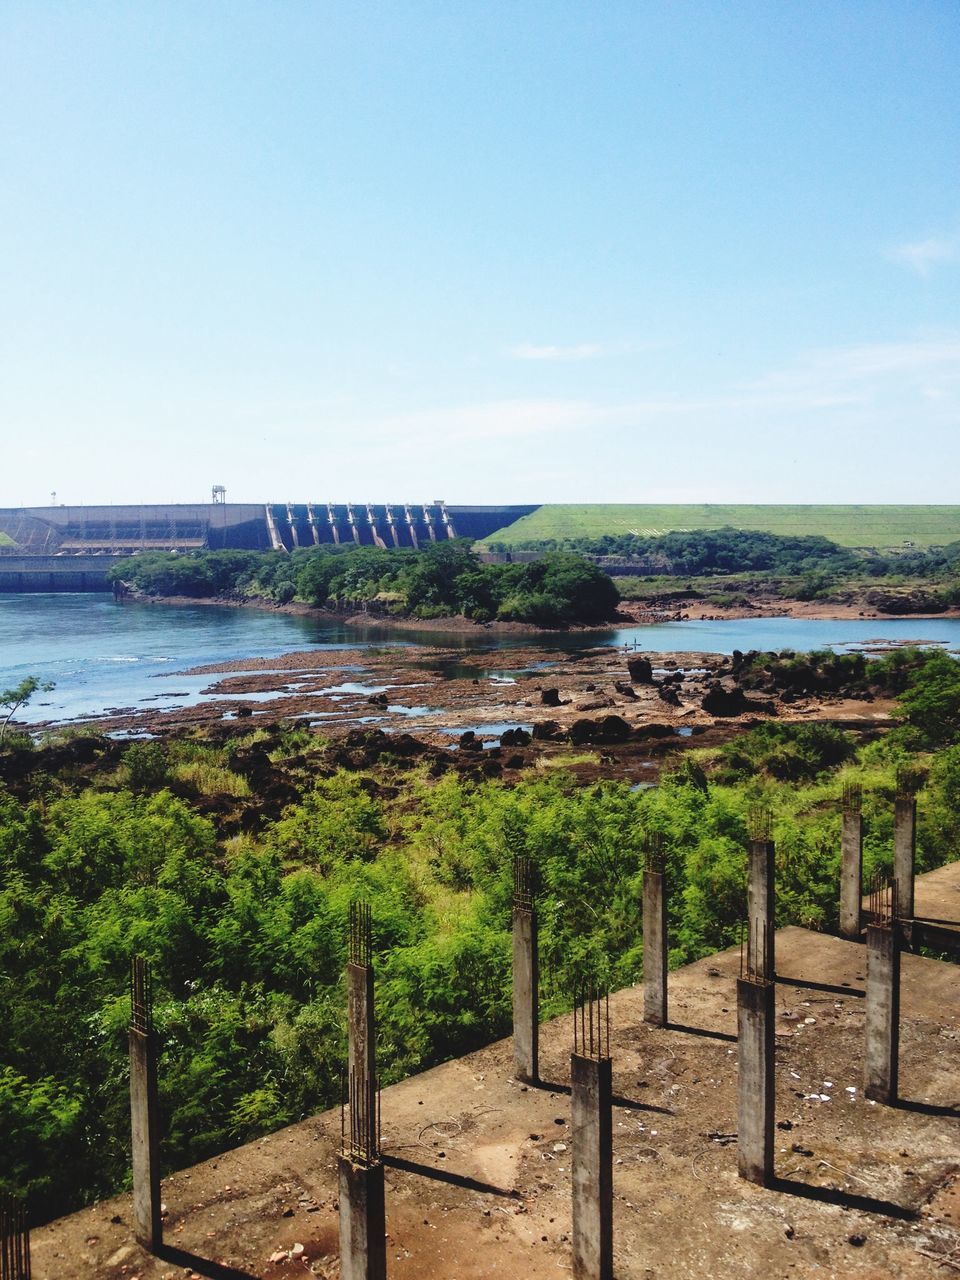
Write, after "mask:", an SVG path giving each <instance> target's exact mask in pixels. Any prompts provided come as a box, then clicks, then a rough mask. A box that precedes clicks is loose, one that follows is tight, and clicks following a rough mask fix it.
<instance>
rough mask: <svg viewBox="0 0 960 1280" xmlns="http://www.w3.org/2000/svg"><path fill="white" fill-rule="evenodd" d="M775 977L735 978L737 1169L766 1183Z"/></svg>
mask: <svg viewBox="0 0 960 1280" xmlns="http://www.w3.org/2000/svg"><path fill="white" fill-rule="evenodd" d="M775 991H776V988H775V987H774V984H773V982H772V980H771V981H765V980H764V979H762V978H753V977H746V978H740V979H738V981H737V1171H738V1172H739V1174H740V1177H741V1178H746V1180H747V1181H748V1182H756V1183H758V1184H759V1185H760V1186H762V1187H763V1186H767V1185H768V1183H769V1182H770V1181H771V1179H772V1178H773V1122H774V1104H775V1074H774V1013H775V1004H774V994H775Z"/></svg>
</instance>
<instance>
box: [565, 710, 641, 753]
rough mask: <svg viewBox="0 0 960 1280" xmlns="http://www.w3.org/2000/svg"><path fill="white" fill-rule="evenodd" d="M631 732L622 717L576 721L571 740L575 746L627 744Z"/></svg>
mask: <svg viewBox="0 0 960 1280" xmlns="http://www.w3.org/2000/svg"><path fill="white" fill-rule="evenodd" d="M631 732H632V731H631V729H630V726H629V725H628V724H627V722H626V720H624V719H623V717H622V716H604V717H603V719H602V720H589V719H583V720H575V721H574V722H573V724H572V725H571V726H570V732H569V738H570V741H571V742H572V743H573V744H574V746H577V745H579V744H580V743H583V742H625V741H626V740H627V738H629V737H630V734H631Z"/></svg>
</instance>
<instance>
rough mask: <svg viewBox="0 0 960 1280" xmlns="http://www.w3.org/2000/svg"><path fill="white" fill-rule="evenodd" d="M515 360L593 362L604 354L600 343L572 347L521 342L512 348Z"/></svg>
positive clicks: (578, 344)
mask: <svg viewBox="0 0 960 1280" xmlns="http://www.w3.org/2000/svg"><path fill="white" fill-rule="evenodd" d="M510 354H511V356H513V358H514V360H593V359H594V358H595V357H596V356H600V355H603V354H604V348H603V346H602V345H601V344H600V343H599V342H579V343H576V344H575V345H574V346H570V347H558V346H553V345H551V344H538V343H535V342H521V343H519V344H518V345H517V346H515V347H511V348H510Z"/></svg>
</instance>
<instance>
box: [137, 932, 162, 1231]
mask: <svg viewBox="0 0 960 1280" xmlns="http://www.w3.org/2000/svg"><path fill="white" fill-rule="evenodd" d="M129 1044H130V1138H131V1148H132V1164H133V1230H134V1236H135V1237H136V1240H137V1241H138V1243H139V1244H141V1245H143V1247H144V1248H145V1249H147V1250H148V1251H149V1252H150V1253H156V1252H157V1251H158V1250H159V1249H160V1246H161V1245H162V1244H163V1223H162V1222H161V1219H160V1124H159V1112H160V1107H159V1100H158V1095H157V1041H156V1032H155V1031H154V1028H153V1008H152V1002H151V996H150V971H149V968H148V966H147V962H146V961H145V960H144V959H143V957H142V956H135V957H134V961H133V978H132V999H131V1006H130V1032H129Z"/></svg>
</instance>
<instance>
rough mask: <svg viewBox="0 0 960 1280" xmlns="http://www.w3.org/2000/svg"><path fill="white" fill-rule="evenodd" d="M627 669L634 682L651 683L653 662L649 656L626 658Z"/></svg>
mask: <svg viewBox="0 0 960 1280" xmlns="http://www.w3.org/2000/svg"><path fill="white" fill-rule="evenodd" d="M627 670H628V671H629V672H630V679H631V680H632V681H633V683H634V684H653V664H652V663H651V661H650V659H649V658H639V657H637V658H628V659H627Z"/></svg>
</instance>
